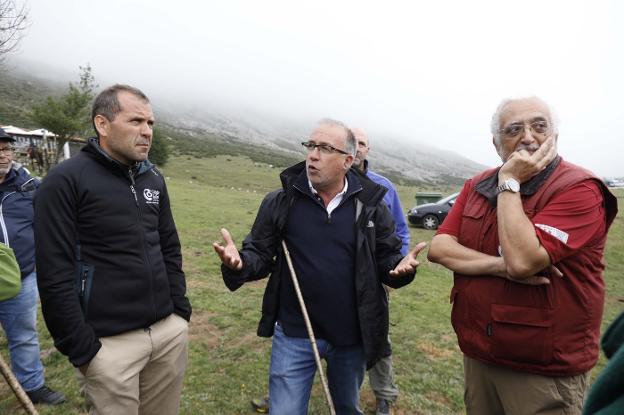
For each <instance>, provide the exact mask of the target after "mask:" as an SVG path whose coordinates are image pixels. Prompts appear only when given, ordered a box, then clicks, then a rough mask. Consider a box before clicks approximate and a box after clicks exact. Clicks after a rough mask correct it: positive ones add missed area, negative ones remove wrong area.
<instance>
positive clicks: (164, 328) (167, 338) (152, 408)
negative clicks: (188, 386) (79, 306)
mask: <svg viewBox="0 0 624 415" xmlns="http://www.w3.org/2000/svg"><path fill="white" fill-rule="evenodd" d="M100 342H101V343H102V348H101V349H100V350H99V351H98V353H97V354H96V355H95V357H94V358H93V359H92V360H91V362H90V363H89V367H88V368H87V373H86V374H85V376H84V377H82V375H81V373H80V372H79V371H78V378H79V381H82V382H84V389H85V393H86V401H87V406H88V407H89V414H91V415H122V414H123V415H139V414H141V415H151V414H158V415H161V414H162V415H175V414H177V413H178V412H179V407H180V394H181V392H182V382H183V380H184V371H185V369H186V362H187V358H188V322H187V321H186V320H184V319H183V318H182V317H179V316H177V315H175V314H171V315H170V316H168V317H166V318H164V319H162V320H160V321H158V322H156V323H154V324H153V325H152V326H150V327H148V328H146V329H138V330H132V331H129V332H127V333H122V334H119V335H116V336H110V337H102V338H100Z"/></svg>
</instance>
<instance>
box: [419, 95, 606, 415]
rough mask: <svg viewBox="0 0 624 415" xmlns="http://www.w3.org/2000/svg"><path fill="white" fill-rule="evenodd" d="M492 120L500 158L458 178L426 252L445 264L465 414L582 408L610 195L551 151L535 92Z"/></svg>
mask: <svg viewBox="0 0 624 415" xmlns="http://www.w3.org/2000/svg"><path fill="white" fill-rule="evenodd" d="M491 129H492V134H493V143H494V147H495V148H496V151H497V152H498V154H499V155H500V157H501V159H502V161H503V164H502V166H500V167H498V168H495V169H490V170H487V171H485V172H483V173H481V174H479V175H477V176H475V177H473V178H472V179H470V180H468V181H467V182H466V183H465V185H464V188H463V189H462V192H461V193H460V195H459V197H458V198H457V202H456V203H455V205H454V206H453V208H452V209H451V211H450V213H449V215H448V217H447V218H446V219H445V221H444V223H443V224H442V226H440V228H439V230H438V233H437V235H436V236H435V237H434V238H433V240H432V242H431V247H430V249H429V255H428V256H429V260H431V261H433V262H437V263H439V264H442V265H444V266H445V267H447V268H449V269H451V270H452V271H453V272H454V278H455V281H454V285H453V289H452V291H451V301H452V302H453V310H452V314H451V320H452V323H453V328H454V329H455V332H456V333H457V338H458V342H459V346H460V348H461V350H462V352H463V353H464V376H465V394H464V400H465V404H466V409H467V413H468V414H494V413H505V414H508V415H514V414H538V413H540V414H541V413H549V414H580V413H581V410H582V406H583V397H584V395H585V391H586V387H587V381H588V374H589V371H590V369H591V368H592V367H593V366H594V365H595V364H596V361H597V359H598V354H599V347H598V341H599V333H600V322H601V318H602V310H603V304H604V281H603V278H602V273H603V270H604V262H603V252H604V246H605V241H606V237H607V230H608V228H609V226H610V225H611V222H612V221H613V218H614V217H615V215H616V213H617V202H616V199H615V197H614V196H613V195H612V194H611V193H610V192H609V191H608V189H607V188H606V186H605V185H604V184H603V183H602V181H601V180H600V179H598V178H597V177H596V176H594V175H593V173H591V172H589V171H587V170H585V169H583V168H581V167H578V166H576V165H574V164H572V163H569V162H567V161H564V160H563V159H562V158H561V157H560V156H558V155H557V146H556V144H557V138H558V130H557V122H556V119H555V117H554V116H553V112H552V110H551V108H550V107H549V106H548V105H547V104H546V103H545V102H544V101H542V100H541V99H539V98H537V97H529V98H520V99H511V100H504V101H503V102H502V103H501V104H500V105H499V107H498V109H497V111H496V112H495V114H494V116H493V117H492V123H491Z"/></svg>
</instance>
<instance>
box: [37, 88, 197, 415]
mask: <svg viewBox="0 0 624 415" xmlns="http://www.w3.org/2000/svg"><path fill="white" fill-rule="evenodd" d="M92 121H93V125H94V128H95V131H96V133H97V137H95V138H91V139H90V140H89V142H88V144H87V145H86V146H85V147H84V148H83V149H82V151H81V152H80V153H79V154H77V155H76V156H74V157H73V158H71V159H69V160H67V161H65V162H63V163H61V164H60V165H58V166H57V167H55V168H54V169H52V170H51V171H50V173H49V174H48V175H47V177H46V178H45V179H44V180H43V183H42V184H41V187H40V189H39V191H38V193H37V195H36V196H35V242H36V249H37V269H38V270H39V271H40V272H39V275H38V283H39V290H40V293H41V304H42V311H43V316H44V318H45V321H46V324H47V326H48V329H49V330H50V333H51V334H52V337H53V338H54V344H55V346H56V347H57V348H58V349H59V351H60V352H61V353H63V354H65V355H67V356H68V357H69V361H70V362H71V363H72V364H73V365H74V366H76V367H77V368H78V369H79V371H80V372H81V373H82V374H83V375H84V382H85V391H86V395H87V396H86V397H87V402H88V405H90V407H91V408H90V411H91V412H90V413H91V414H99V415H102V414H111V415H113V414H114V415H118V414H145V415H147V414H159V415H161V414H162V415H170V414H177V413H178V411H179V403H180V394H181V390H182V381H183V378H184V372H185V369H186V362H187V354H188V320H189V319H190V316H191V305H190V303H189V300H188V299H187V297H186V283H185V277H184V272H183V271H182V255H181V252H180V241H179V239H178V234H177V231H176V227H175V223H174V221H173V216H172V214H171V208H170V204H169V195H168V193H167V187H166V185H165V180H164V178H163V176H162V175H161V174H160V172H159V171H158V170H157V169H156V168H155V167H154V165H153V164H152V163H150V162H149V160H148V159H147V156H148V152H149V149H150V146H151V143H152V127H153V124H154V115H153V113H152V108H151V105H150V103H149V100H148V98H147V97H146V96H145V94H143V92H141V91H140V90H138V89H136V88H134V87H131V86H128V85H113V86H111V87H109V88H107V89H105V90H104V91H102V92H101V93H100V94H99V95H98V96H97V97H96V99H95V101H94V103H93V110H92Z"/></svg>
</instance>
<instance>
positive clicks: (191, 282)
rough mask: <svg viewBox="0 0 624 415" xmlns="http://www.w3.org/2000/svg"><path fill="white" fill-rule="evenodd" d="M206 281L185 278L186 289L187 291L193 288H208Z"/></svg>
mask: <svg viewBox="0 0 624 415" xmlns="http://www.w3.org/2000/svg"><path fill="white" fill-rule="evenodd" d="M208 286H209V284H208V281H206V280H201V279H199V278H187V280H186V289H187V290H192V289H195V288H206V287H208Z"/></svg>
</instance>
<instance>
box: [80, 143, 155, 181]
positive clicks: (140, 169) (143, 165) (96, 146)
mask: <svg viewBox="0 0 624 415" xmlns="http://www.w3.org/2000/svg"><path fill="white" fill-rule="evenodd" d="M82 151H84V152H86V153H89V154H92V155H94V156H95V157H96V158H97V159H99V160H101V161H103V162H105V163H107V164H109V165H112V166H115V167H117V168H119V169H121V170H122V171H123V172H124V174H126V175H127V174H128V171H132V174H133V175H134V176H138V175H140V174H143V173H145V172H146V171H148V170H149V169H151V168H152V167H154V164H152V162H151V161H149V160H144V161H140V162H137V163H135V164H134V165H133V166H126V165H124V164H121V163H120V162H118V161H117V160H115V159H114V158H112V157H111V156H110V155H109V154H108V153H107V152H106V151H104V149H103V148H102V147H101V146H100V142H99V140H98V138H97V137H91V138H89V141H87V145H86V146H84V147H83V148H82Z"/></svg>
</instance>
